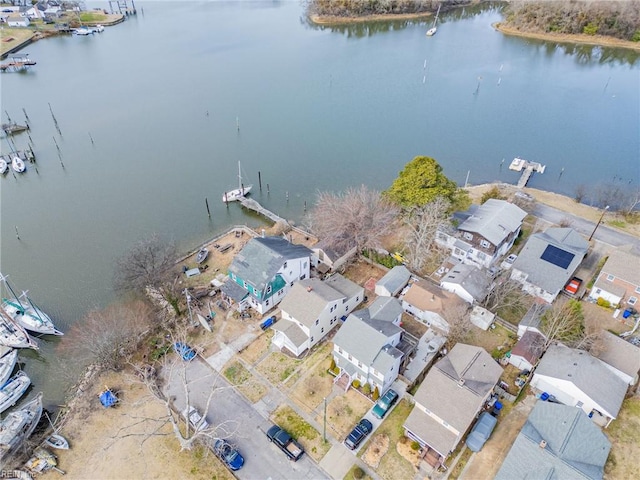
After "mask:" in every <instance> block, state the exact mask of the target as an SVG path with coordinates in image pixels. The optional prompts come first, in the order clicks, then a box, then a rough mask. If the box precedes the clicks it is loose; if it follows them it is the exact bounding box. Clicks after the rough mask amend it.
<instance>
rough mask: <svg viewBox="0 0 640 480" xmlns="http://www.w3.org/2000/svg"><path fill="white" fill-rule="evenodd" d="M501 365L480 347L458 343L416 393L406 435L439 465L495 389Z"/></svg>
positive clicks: (406, 426) (432, 461) (436, 365)
mask: <svg viewBox="0 0 640 480" xmlns="http://www.w3.org/2000/svg"><path fill="white" fill-rule="evenodd" d="M500 375H502V367H500V365H498V364H497V363H496V362H495V361H494V360H493V358H491V355H489V354H488V353H487V352H486V350H484V349H483V348H481V347H476V346H473V345H465V344H463V343H457V344H456V345H455V346H454V347H453V348H452V349H451V351H450V352H449V354H448V355H446V356H445V357H443V358H442V359H441V360H440V361H439V362H438V363H436V364H435V365H434V366H433V367H432V368H431V370H429V373H427V376H426V377H425V379H424V381H423V382H422V384H421V385H420V388H418V391H417V392H416V394H415V396H414V400H415V406H414V408H413V410H412V411H411V413H410V414H409V416H408V417H407V419H406V421H405V423H404V429H405V433H406V435H407V436H408V437H409V438H411V439H412V440H415V441H416V442H418V443H419V444H420V446H421V447H422V448H423V450H424V451H425V459H426V461H427V462H428V463H429V464H430V465H432V466H434V467H437V466H439V465H442V464H443V463H444V461H445V460H446V458H447V457H448V456H449V455H450V454H451V452H453V451H454V450H455V449H456V447H457V446H458V444H459V443H460V441H461V440H462V438H463V437H464V435H465V433H466V432H467V431H468V430H469V428H470V427H471V425H472V423H473V422H474V420H475V419H476V417H477V416H478V414H479V413H480V411H481V410H482V408H483V407H484V406H485V404H486V402H487V400H488V398H489V397H490V396H491V394H492V393H493V388H494V387H495V385H496V383H497V381H498V379H499V378H500Z"/></svg>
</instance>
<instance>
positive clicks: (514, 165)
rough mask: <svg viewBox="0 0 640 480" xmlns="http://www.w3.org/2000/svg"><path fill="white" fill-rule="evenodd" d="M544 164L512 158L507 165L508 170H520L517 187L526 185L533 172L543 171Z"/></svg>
mask: <svg viewBox="0 0 640 480" xmlns="http://www.w3.org/2000/svg"><path fill="white" fill-rule="evenodd" d="M545 168H547V167H546V165H542V164H541V163H538V162H530V161H528V160H524V159H522V158H518V157H516V158H514V159H513V161H512V162H511V164H510V165H509V170H515V171H516V172H522V175H521V176H520V180H518V184H517V188H523V187H525V186H526V185H527V182H528V181H529V178H531V175H533V172H538V173H544V170H545ZM523 170H524V171H523Z"/></svg>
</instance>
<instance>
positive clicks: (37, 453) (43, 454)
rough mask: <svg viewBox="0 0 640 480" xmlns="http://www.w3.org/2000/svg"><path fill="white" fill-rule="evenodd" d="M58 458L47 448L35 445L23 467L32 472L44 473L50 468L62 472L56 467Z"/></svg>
mask: <svg viewBox="0 0 640 480" xmlns="http://www.w3.org/2000/svg"><path fill="white" fill-rule="evenodd" d="M57 465H58V459H57V458H56V456H55V455H54V454H53V453H51V452H50V451H49V450H47V449H46V448H43V447H37V448H36V449H35V450H34V451H33V456H32V457H31V458H30V459H29V460H28V461H27V463H25V464H24V466H25V468H26V469H27V470H29V471H30V472H32V473H44V472H48V471H49V470H51V469H54V470H56V471H58V472H62V474H64V472H63V471H62V470H60V469H58V468H56V467H57Z"/></svg>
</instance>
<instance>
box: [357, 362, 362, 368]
mask: <svg viewBox="0 0 640 480" xmlns="http://www.w3.org/2000/svg"><path fill="white" fill-rule="evenodd" d="M358 367H359V368H362V362H360V361H359V360H358Z"/></svg>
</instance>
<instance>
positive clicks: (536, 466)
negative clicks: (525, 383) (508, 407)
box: [495, 401, 611, 480]
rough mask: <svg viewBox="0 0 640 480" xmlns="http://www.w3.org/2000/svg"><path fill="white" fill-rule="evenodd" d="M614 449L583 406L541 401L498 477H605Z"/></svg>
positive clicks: (517, 439) (503, 478)
mask: <svg viewBox="0 0 640 480" xmlns="http://www.w3.org/2000/svg"><path fill="white" fill-rule="evenodd" d="M542 440H544V441H545V442H546V445H545V446H544V448H542V447H541V446H540V442H541V441H542ZM610 450H611V442H609V440H608V439H607V437H606V436H605V435H604V434H603V433H602V431H600V429H599V428H598V427H597V426H596V425H595V424H594V423H593V422H592V421H591V420H590V419H589V417H588V416H587V415H586V414H585V413H584V412H583V411H582V410H581V409H579V408H575V407H570V406H567V405H560V404H557V403H551V402H542V401H538V402H537V403H536V405H535V407H534V409H533V410H532V411H531V413H530V414H529V418H528V419H527V421H526V423H525V424H524V427H522V430H521V431H520V433H519V434H518V437H517V438H516V441H515V442H514V444H513V446H512V447H511V450H510V451H509V453H508V454H507V457H506V458H505V460H504V463H503V464H502V467H500V470H499V471H498V473H497V475H496V477H495V478H496V480H512V479H514V478H522V479H524V478H527V479H529V478H530V479H537V478H539V479H549V480H551V479H557V480H564V479H567V480H571V479H601V478H603V475H604V465H605V463H606V461H607V457H608V456H609V451H610Z"/></svg>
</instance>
